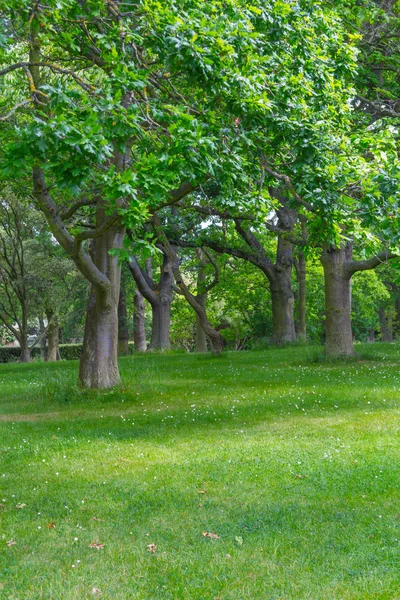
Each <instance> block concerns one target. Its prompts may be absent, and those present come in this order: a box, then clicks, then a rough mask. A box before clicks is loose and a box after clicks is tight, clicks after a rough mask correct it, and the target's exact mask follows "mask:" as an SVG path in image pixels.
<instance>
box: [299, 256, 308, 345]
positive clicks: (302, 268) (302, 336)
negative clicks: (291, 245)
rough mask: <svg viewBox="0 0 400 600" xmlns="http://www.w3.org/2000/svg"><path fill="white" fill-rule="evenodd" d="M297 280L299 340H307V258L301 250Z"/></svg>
mask: <svg viewBox="0 0 400 600" xmlns="http://www.w3.org/2000/svg"><path fill="white" fill-rule="evenodd" d="M297 281H298V286H299V306H298V315H299V330H298V332H297V338H298V340H300V341H302V342H305V341H306V340H307V323H306V259H305V256H304V252H302V251H300V252H299V259H298V268H297Z"/></svg>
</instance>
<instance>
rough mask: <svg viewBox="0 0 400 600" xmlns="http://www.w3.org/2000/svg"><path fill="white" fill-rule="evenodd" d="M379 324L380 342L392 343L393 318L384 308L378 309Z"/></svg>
mask: <svg viewBox="0 0 400 600" xmlns="http://www.w3.org/2000/svg"><path fill="white" fill-rule="evenodd" d="M379 323H380V326H381V341H382V342H392V341H393V316H392V312H391V311H390V310H389V311H387V310H386V308H385V307H383V306H382V307H381V308H380V309H379Z"/></svg>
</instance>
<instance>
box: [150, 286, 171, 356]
mask: <svg viewBox="0 0 400 600" xmlns="http://www.w3.org/2000/svg"><path fill="white" fill-rule="evenodd" d="M171 303H172V295H171V296H170V295H169V294H165V295H164V294H163V293H162V292H161V293H160V295H159V299H158V301H157V302H155V303H153V304H152V305H151V310H152V321H151V341H150V346H149V349H150V350H169V349H170V348H171V342H170V337H169V331H170V327H171Z"/></svg>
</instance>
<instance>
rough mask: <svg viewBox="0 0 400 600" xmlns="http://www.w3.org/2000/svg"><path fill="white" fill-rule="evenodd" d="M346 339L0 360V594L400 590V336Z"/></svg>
mask: <svg viewBox="0 0 400 600" xmlns="http://www.w3.org/2000/svg"><path fill="white" fill-rule="evenodd" d="M359 350H360V352H361V355H360V356H361V357H360V359H358V360H355V361H352V362H350V363H349V364H344V363H340V362H334V363H329V362H324V361H318V360H317V359H318V356H319V354H320V349H315V348H309V347H297V348H290V349H284V350H266V351H259V352H248V353H228V354H225V355H223V356H222V357H221V358H211V357H208V356H201V355H178V354H175V355H174V354H170V355H163V356H158V355H152V354H149V355H143V356H138V357H134V358H131V357H129V358H126V359H122V360H121V371H122V375H123V379H124V387H122V388H121V389H118V390H113V391H111V392H106V393H103V394H96V393H93V392H92V393H90V392H82V391H80V390H78V389H77V388H76V387H75V381H76V377H77V363H76V362H63V363H59V364H51V365H50V364H49V365H46V364H40V363H38V364H29V365H19V364H8V365H0V452H1V454H0V503H2V504H3V508H2V509H1V508H0V598H1V599H2V600H3V598H4V599H10V600H11V599H12V600H17V599H18V600H38V599H41V598H44V599H46V600H47V599H54V600H71V599H77V600H85V599H89V598H96V597H98V598H100V597H101V598H105V599H110V600H128V599H129V600H131V599H141V600H158V599H171V600H172V599H173V600H180V599H185V600H216V599H217V598H218V599H221V600H248V599H257V600H258V599H261V600H266V599H268V600H269V599H281V600H283V599H285V600H288V599H310V600H319V599H321V600H322V599H324V600H333V599H338V600H345V599H350V598H351V599H364V598H368V599H378V598H379V599H393V600H394V599H397V598H399V597H400V569H399V561H400V490H399V484H400V444H399V428H400V420H399V407H400V371H399V359H400V346H396V345H390V344H376V345H370V346H361V347H360V348H359ZM199 492H205V493H199ZM18 504H25V505H26V506H25V507H24V508H16V506H17V505H18ZM50 523H53V524H55V527H52V528H48V527H47V525H49V524H50ZM204 531H207V532H212V533H215V534H217V535H219V536H220V539H209V538H205V537H203V535H202V532H204ZM11 540H12V541H15V542H16V544H15V545H12V546H10V547H8V545H7V542H9V541H11ZM91 542H99V543H101V544H104V548H103V549H100V550H97V549H95V548H90V547H89V544H90V543H91ZM149 544H156V546H157V551H156V552H155V553H150V552H148V551H147V546H148V545H149ZM93 588H97V589H98V590H100V591H101V593H100V592H95V593H93Z"/></svg>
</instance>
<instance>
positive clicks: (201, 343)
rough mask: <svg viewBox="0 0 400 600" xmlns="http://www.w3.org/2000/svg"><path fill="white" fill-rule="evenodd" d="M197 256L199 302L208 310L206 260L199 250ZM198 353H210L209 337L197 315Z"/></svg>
mask: <svg viewBox="0 0 400 600" xmlns="http://www.w3.org/2000/svg"><path fill="white" fill-rule="evenodd" d="M196 253H197V256H198V258H199V261H200V262H199V270H198V273H197V296H196V299H197V302H198V303H199V304H200V306H202V307H203V308H204V310H206V305H207V292H206V291H204V288H205V285H206V269H205V260H204V252H203V251H202V250H201V249H200V248H199V249H198V250H197V251H196ZM196 352H208V347H207V336H206V332H205V331H204V329H203V327H202V325H201V319H200V317H199V315H198V314H197V313H196Z"/></svg>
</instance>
